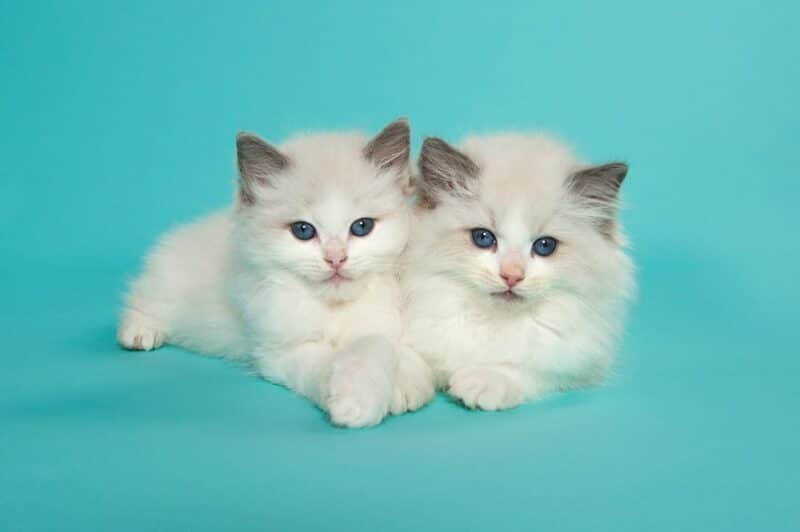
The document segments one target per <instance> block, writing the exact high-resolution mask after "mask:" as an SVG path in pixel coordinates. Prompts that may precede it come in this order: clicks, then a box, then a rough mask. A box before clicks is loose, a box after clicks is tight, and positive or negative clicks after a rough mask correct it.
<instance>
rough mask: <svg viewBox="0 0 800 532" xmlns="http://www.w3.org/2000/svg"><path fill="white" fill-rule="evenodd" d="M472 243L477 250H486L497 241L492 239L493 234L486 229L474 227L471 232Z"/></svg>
mask: <svg viewBox="0 0 800 532" xmlns="http://www.w3.org/2000/svg"><path fill="white" fill-rule="evenodd" d="M472 242H473V243H474V244H475V245H476V246H478V247H479V248H483V249H486V248H490V247H492V246H494V244H495V242H497V239H496V238H495V237H494V233H492V232H491V231H489V230H488V229H484V228H483V227H476V228H475V229H473V230H472Z"/></svg>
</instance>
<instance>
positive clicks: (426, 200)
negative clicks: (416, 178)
mask: <svg viewBox="0 0 800 532" xmlns="http://www.w3.org/2000/svg"><path fill="white" fill-rule="evenodd" d="M419 169H420V172H421V174H422V176H421V177H422V179H421V182H420V186H419V199H420V204H421V205H422V206H424V207H428V208H433V207H435V206H436V204H437V203H439V197H440V195H441V194H453V195H457V196H465V195H468V194H469V188H470V186H471V185H472V184H473V182H474V181H475V180H476V179H477V178H478V174H479V172H480V168H479V167H478V165H477V164H475V162H474V161H473V160H472V159H470V158H469V157H467V156H466V155H464V154H463V153H461V152H460V151H458V150H457V149H455V148H454V147H452V146H450V145H449V144H448V143H446V142H445V141H443V140H442V139H440V138H437V137H428V138H426V139H425V141H424V142H423V143H422V152H421V153H420V156H419Z"/></svg>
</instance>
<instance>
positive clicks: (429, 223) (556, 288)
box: [410, 134, 631, 309]
mask: <svg viewBox="0 0 800 532" xmlns="http://www.w3.org/2000/svg"><path fill="white" fill-rule="evenodd" d="M419 166H420V172H421V176H420V183H419V219H420V223H419V224H418V230H417V231H415V234H414V236H413V248H414V249H413V252H412V254H413V256H412V257H411V258H410V260H413V261H415V262H419V263H420V265H419V266H418V267H417V268H418V269H419V268H423V269H425V270H427V271H429V272H432V273H434V274H436V275H442V276H444V277H446V278H449V279H451V280H454V281H455V282H457V283H459V284H461V285H462V286H463V287H464V288H465V289H466V290H468V291H469V292H470V293H472V294H473V295H474V296H475V298H476V299H477V300H479V301H482V302H484V303H485V304H487V305H491V306H497V307H503V308H508V309H513V308H518V306H519V305H526V304H527V305H535V304H537V302H540V301H543V300H547V299H548V298H550V297H552V296H554V295H556V294H558V293H562V294H563V293H569V294H572V295H575V296H577V297H579V298H581V299H583V300H586V301H588V302H590V303H592V302H594V301H597V300H598V298H600V299H602V298H604V297H607V296H620V295H622V296H624V295H625V293H626V292H627V290H628V289H629V284H630V275H631V266H630V262H629V260H628V258H627V257H626V256H625V254H624V251H623V246H624V241H623V237H622V235H621V232H620V228H619V223H618V221H617V197H618V192H619V188H620V185H621V184H622V181H623V179H624V178H625V175H626V173H627V169H628V168H627V166H626V165H625V164H624V163H611V164H606V165H602V166H593V167H587V166H585V165H583V164H581V163H580V162H579V161H577V160H576V159H575V158H574V157H573V156H572V154H571V153H570V151H569V150H568V149H567V148H566V147H565V146H563V145H562V144H560V143H558V142H557V141H555V140H553V139H550V138H548V137H545V136H531V135H519V134H499V135H491V136H485V137H476V138H471V139H468V140H467V141H466V142H465V143H464V144H463V146H462V147H461V149H456V148H454V147H452V146H450V145H448V144H447V143H446V142H444V141H443V140H440V139H437V138H428V139H426V140H425V142H424V144H423V148H422V153H421V155H420V162H419Z"/></svg>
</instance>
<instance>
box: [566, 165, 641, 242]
mask: <svg viewBox="0 0 800 532" xmlns="http://www.w3.org/2000/svg"><path fill="white" fill-rule="evenodd" d="M627 174H628V165H627V164H625V163H621V162H615V163H608V164H603V165H600V166H592V167H590V168H586V169H584V170H579V171H577V172H575V173H574V174H572V175H571V176H570V178H569V181H568V184H569V187H570V190H571V191H572V192H573V193H574V194H577V195H578V196H580V197H581V198H582V199H583V200H584V201H585V202H586V203H587V204H588V205H590V206H593V207H595V208H597V209H598V210H599V212H600V217H599V218H598V222H597V223H598V228H599V229H600V231H601V232H603V233H604V234H606V235H610V234H611V232H612V230H613V227H614V219H615V218H616V214H617V203H618V201H617V200H618V197H619V189H620V186H622V181H624V180H625V176H626V175H627Z"/></svg>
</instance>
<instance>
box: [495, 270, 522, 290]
mask: <svg viewBox="0 0 800 532" xmlns="http://www.w3.org/2000/svg"><path fill="white" fill-rule="evenodd" d="M500 277H502V278H503V280H504V281H505V282H506V285H508V287H509V288H514V287H515V286H516V285H517V284H518V283H519V282H520V281H521V280H523V279H524V278H525V276H523V275H521V274H519V273H511V272H508V273H506V272H503V273H501V274H500Z"/></svg>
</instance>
